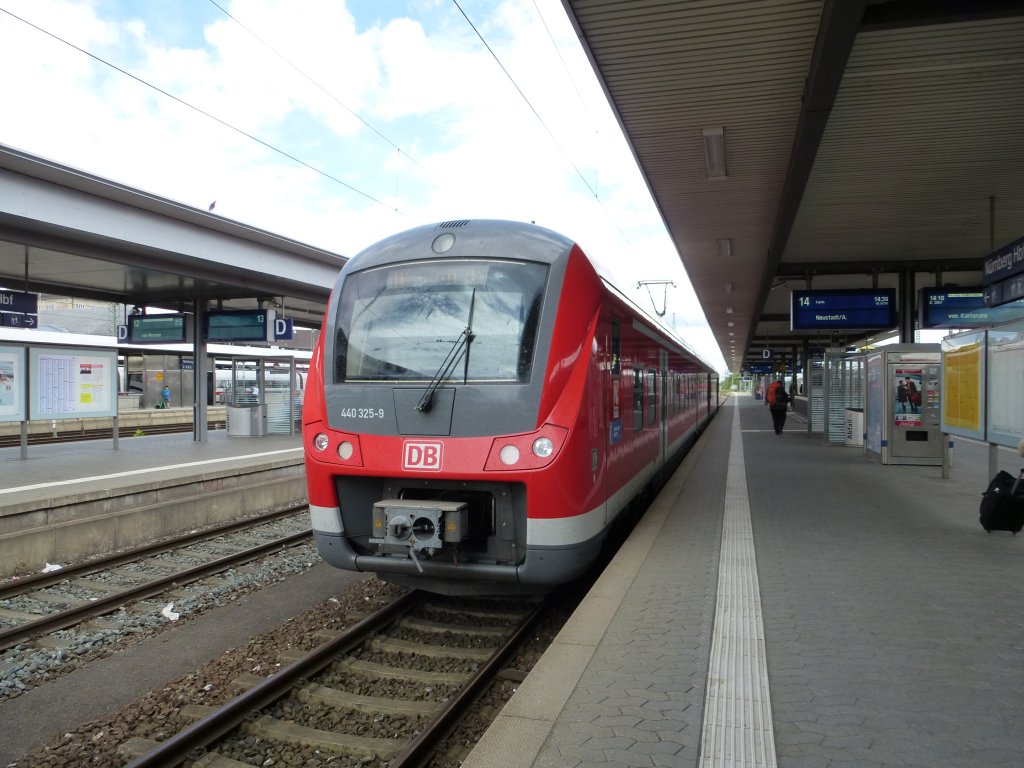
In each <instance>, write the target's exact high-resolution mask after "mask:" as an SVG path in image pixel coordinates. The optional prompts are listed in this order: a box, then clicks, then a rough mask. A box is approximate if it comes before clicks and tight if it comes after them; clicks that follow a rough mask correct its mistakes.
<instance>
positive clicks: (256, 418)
mask: <svg viewBox="0 0 1024 768" xmlns="http://www.w3.org/2000/svg"><path fill="white" fill-rule="evenodd" d="M226 410H227V432H228V437H262V436H264V435H266V434H267V406H266V405H247V406H235V405H229V406H227V409H226Z"/></svg>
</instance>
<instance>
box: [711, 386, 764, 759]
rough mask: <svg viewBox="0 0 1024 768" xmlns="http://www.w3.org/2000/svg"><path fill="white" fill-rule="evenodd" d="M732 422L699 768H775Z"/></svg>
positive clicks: (743, 483) (746, 505)
mask: <svg viewBox="0 0 1024 768" xmlns="http://www.w3.org/2000/svg"><path fill="white" fill-rule="evenodd" d="M733 402H734V403H735V399H734V400H733ZM734 416H735V418H734V419H733V424H732V442H731V446H730V450H729V473H728V476H727V480H726V490H725V517H724V521H723V523H722V552H721V559H720V561H719V566H718V592H717V596H716V604H715V625H714V630H713V636H712V640H711V662H710V665H709V668H708V682H707V696H706V698H705V700H704V724H703V727H702V730H701V748H700V755H701V756H700V765H701V768H733V767H735V768H747V767H748V766H749V767H750V768H762V767H763V768H774V766H775V765H776V758H775V737H774V732H773V729H772V708H771V698H770V695H769V691H768V666H767V661H766V657H765V648H764V622H763V621H762V619H761V594H760V589H759V587H758V581H757V560H756V558H755V555H754V537H753V531H752V529H751V526H750V502H749V499H748V497H747V480H746V471H745V467H744V462H743V441H742V437H741V435H740V419H739V413H738V412H737V413H735V414H734Z"/></svg>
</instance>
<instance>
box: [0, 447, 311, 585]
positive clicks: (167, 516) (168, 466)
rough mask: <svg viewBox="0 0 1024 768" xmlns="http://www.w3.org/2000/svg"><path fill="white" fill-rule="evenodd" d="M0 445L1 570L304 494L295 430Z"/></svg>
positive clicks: (297, 499)
mask: <svg viewBox="0 0 1024 768" xmlns="http://www.w3.org/2000/svg"><path fill="white" fill-rule="evenodd" d="M117 446H118V447H117V449H116V450H115V448H114V442H113V440H112V439H109V438H108V439H105V440H88V441H81V442H72V443H50V444H45V445H30V446H29V447H28V456H27V458H22V454H21V448H20V447H13V448H0V578H3V577H6V576H10V575H12V574H14V573H21V572H29V573H31V572H34V571H37V570H39V569H41V568H43V567H45V565H46V564H47V563H61V562H68V561H72V560H78V559H81V558H83V557H88V556H90V555H95V554H103V553H106V552H109V551H113V550H115V549H119V548H122V547H128V546H135V545H138V544H141V543H145V542H149V541H153V540H154V539H157V538H160V537H163V536H169V535H172V534H175V533H178V532H181V531H184V530H189V529H191V528H196V527H202V526H206V525H212V524H216V523H220V522H225V521H227V520H231V519H234V518H237V517H240V516H242V515H245V514H247V513H251V512H255V511H261V510H264V509H271V508H275V507H279V506H285V505H288V504H291V503H301V502H302V501H303V500H304V499H305V493H306V491H305V471H304V468H303V463H302V438H301V435H299V434H296V435H266V436H260V437H238V436H229V435H228V434H227V432H225V431H211V432H208V433H207V440H206V441H205V442H202V443H197V442H194V441H193V439H192V435H191V434H190V433H177V434H164V435H145V436H139V437H122V438H120V439H119V440H118V443H117Z"/></svg>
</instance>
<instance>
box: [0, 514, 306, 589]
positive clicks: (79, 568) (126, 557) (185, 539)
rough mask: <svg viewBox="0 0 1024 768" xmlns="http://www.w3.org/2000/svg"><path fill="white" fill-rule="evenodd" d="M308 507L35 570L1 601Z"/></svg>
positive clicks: (10, 584) (6, 586) (13, 584)
mask: <svg viewBox="0 0 1024 768" xmlns="http://www.w3.org/2000/svg"><path fill="white" fill-rule="evenodd" d="M308 507H309V505H308V504H295V505H294V506H291V507H287V508H286V509H279V510H277V511H275V512H268V513H266V514H262V515H257V516H255V517H247V518H245V519H243V520H233V521H231V522H229V523H222V524H220V525H216V526H213V527H212V528H204V529H203V530H201V531H197V532H195V533H190V534H187V535H185V536H181V537H179V538H176V539H171V540H169V541H163V542H157V543H155V544H147V545H145V546H144V547H136V548H135V549H129V550H126V551H124V552H115V553H114V554H112V555H105V556H103V557H98V558H96V559H94V560H87V561H85V562H82V563H77V564H75V565H69V566H67V567H66V568H61V569H60V570H59V571H51V572H49V573H36V574H33V575H32V576H25V577H23V578H19V579H18V580H17V581H11V582H8V583H7V584H4V585H2V586H0V600H5V599H7V598H10V597H17V596H18V595H23V594H25V593H26V592H30V591H32V590H33V589H42V588H43V587H48V586H51V585H53V584H59V583H60V582H62V581H65V580H66V579H69V578H75V577H77V576H81V575H83V574H87V573H92V572H94V571H98V570H101V569H103V568H112V567H114V566H115V565H121V564H123V563H130V562H131V561H133V560H138V559H139V558H142V557H149V556H150V555H156V554H159V553H161V552H166V551H168V550H171V549H177V548H178V547H184V546H188V545H189V544H194V543H196V542H197V541H204V540H205V539H214V538H216V537H217V536H222V535H223V534H225V533H233V532H235V531H239V530H243V529H245V528H254V527H256V526H257V525H262V524H263V523H267V522H270V521H272V520H276V519H278V518H280V517H287V516H288V515H291V514H293V513H295V512H298V511H299V510H301V509H308Z"/></svg>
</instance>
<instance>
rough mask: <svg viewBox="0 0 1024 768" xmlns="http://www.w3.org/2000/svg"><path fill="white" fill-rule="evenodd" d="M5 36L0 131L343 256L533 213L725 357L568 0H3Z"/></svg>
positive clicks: (712, 357)
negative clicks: (442, 226) (420, 231)
mask: <svg viewBox="0 0 1024 768" xmlns="http://www.w3.org/2000/svg"><path fill="white" fill-rule="evenodd" d="M460 8H461V10H460ZM16 17H18V18H16ZM466 17H468V20H467V18H466ZM32 25H35V26H32ZM36 27H38V29H37V28H36ZM57 38H60V39H57ZM481 38H482V39H481ZM0 43H2V44H0V68H2V71H4V72H5V73H11V72H17V73H19V76H18V77H16V78H12V77H9V76H7V77H5V79H4V90H5V103H6V104H7V105H8V108H7V109H6V110H5V112H6V115H5V119H4V120H2V121H0V143H2V144H6V145H8V146H12V147H15V148H18V149H21V150H24V151H27V152H31V153H34V154H38V155H41V156H43V157H46V158H49V159H52V160H55V161H57V162H60V163H64V164H67V165H71V166H74V167H77V168H81V169H82V170H85V171H88V172H90V173H94V174H97V175H100V176H104V177H107V178H111V179H114V180H116V181H119V182H122V183H125V184H128V185H131V186H134V187H138V188H140V189H144V190H146V191H149V192H152V193H154V194H157V195H160V196H163V197H167V198H170V199H173V200H177V201H180V202H183V203H185V204H187V205H191V206H195V207H197V208H200V209H203V210H205V209H207V208H208V206H209V205H210V203H212V202H213V201H216V208H215V213H217V214H220V215H222V216H225V217H227V218H231V219H235V220H237V221H241V222H244V223H246V224H251V225H253V226H256V227H259V228H261V229H265V230H269V231H271V232H276V233H278V234H281V235H284V236H286V237H290V238H293V239H296V240H300V241H302V242H307V243H310V244H313V245H316V246H320V247H323V248H327V249H329V250H332V251H335V252H338V253H341V254H344V255H352V254H354V253H356V252H358V251H359V250H361V249H362V248H364V247H366V246H367V245H369V244H371V243H373V242H375V241H376V240H379V239H381V238H383V237H386V236H388V235H390V234H392V233H394V232H397V231H401V230H403V229H407V228H409V227H412V226H418V225H420V224H425V223H430V222H434V221H440V220H445V219H452V218H472V217H488V218H505V219H516V220H525V221H535V222H537V223H538V224H541V225H543V226H547V227H550V228H551V229H555V230H557V231H559V232H562V233H564V234H565V235H567V236H569V237H572V238H574V239H576V240H577V241H579V242H580V243H581V245H583V247H584V248H585V249H586V250H587V251H588V253H590V254H591V255H592V256H593V257H595V258H596V259H598V260H600V261H601V262H602V263H603V264H604V265H605V266H606V268H607V269H608V270H609V271H610V272H611V273H612V274H613V276H615V277H616V278H617V282H618V283H619V285H620V287H621V288H622V289H623V290H624V291H626V292H627V294H629V295H631V296H633V298H634V299H635V300H636V301H637V302H638V303H640V304H641V305H642V306H644V307H645V308H646V309H648V310H650V308H651V302H650V299H649V298H648V296H647V293H646V291H643V290H638V289H636V288H635V285H636V282H637V281H639V280H672V281H674V282H675V283H676V284H677V287H676V288H673V289H670V290H669V294H668V313H667V315H666V321H667V322H668V323H669V324H670V325H674V328H675V330H676V331H677V333H679V334H680V335H681V336H683V337H684V338H686V339H687V340H688V341H690V342H691V343H692V344H693V346H694V347H695V348H697V349H698V351H700V352H701V354H703V355H704V356H705V357H706V358H707V359H708V360H709V362H711V363H713V364H715V365H716V366H718V367H720V368H724V365H723V364H721V363H720V353H719V352H718V349H717V347H716V346H715V344H714V342H713V341H712V340H711V336H710V333H709V332H708V331H707V329H706V326H705V324H704V320H703V315H702V313H701V311H700V307H699V305H698V303H697V302H696V300H695V298H694V296H693V293H692V291H691V290H690V288H689V283H688V281H687V280H686V277H685V273H684V271H683V269H682V266H681V264H680V263H679V259H678V255H677V254H676V252H675V250H674V247H673V245H672V243H671V240H670V239H669V238H668V236H667V234H666V232H665V229H664V226H663V224H662V222H661V219H660V216H659V215H658V213H657V211H656V209H655V208H654V205H653V203H652V202H651V199H650V196H649V194H648V192H647V189H646V185H645V184H644V182H643V179H642V177H641V176H640V173H639V171H638V170H637V169H636V167H635V163H634V161H633V158H632V155H631V153H630V151H629V149H628V146H627V145H626V143H625V141H624V140H623V138H622V136H621V133H620V131H619V128H618V126H617V124H616V122H615V120H614V117H613V115H612V113H611V110H610V109H609V108H608V105H607V103H606V100H605V98H604V95H603V93H602V92H601V89H600V87H599V85H598V84H597V82H596V79H595V77H594V75H593V72H592V70H591V67H590V65H589V62H588V61H587V60H586V57H585V55H584V54H583V52H582V50H581V48H580V45H579V43H578V41H577V39H576V36H575V33H574V32H573V30H572V27H571V25H570V24H569V21H568V19H567V18H566V16H565V12H564V10H563V8H562V5H561V3H560V2H559V1H558V0H459V2H458V4H456V3H455V2H453V0H409V1H408V2H399V1H397V0H393V1H392V0H385V1H383V2H381V1H379V0H344V1H343V0H301V2H299V1H294V0H293V1H287V0H182V1H181V2H165V1H163V0H0ZM73 46H74V47H73ZM76 48H77V49H81V50H77V49H76ZM83 51H86V52H88V53H85V52H83ZM89 54H92V56H90V55H89ZM101 60H102V61H101ZM118 70H123V72H122V71H118Z"/></svg>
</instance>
